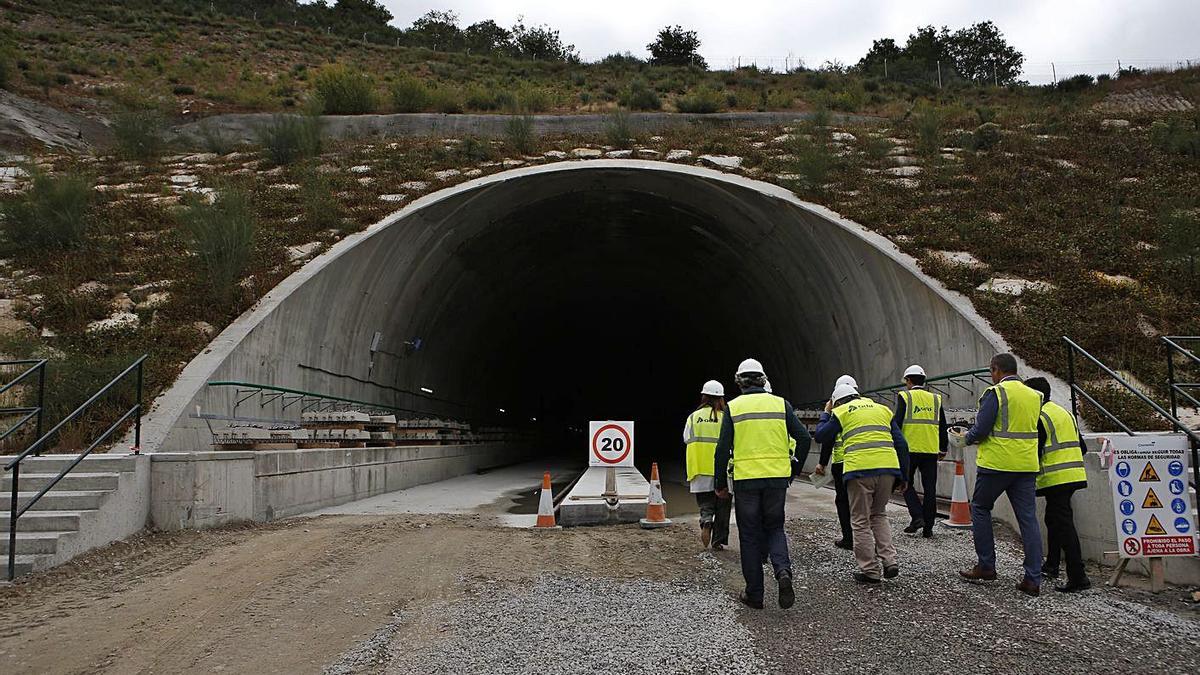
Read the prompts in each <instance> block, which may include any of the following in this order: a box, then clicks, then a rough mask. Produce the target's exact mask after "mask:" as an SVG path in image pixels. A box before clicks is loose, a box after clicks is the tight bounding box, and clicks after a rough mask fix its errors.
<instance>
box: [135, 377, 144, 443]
mask: <svg viewBox="0 0 1200 675" xmlns="http://www.w3.org/2000/svg"><path fill="white" fill-rule="evenodd" d="M143 364H145V361H141V362H139V363H138V367H137V409H138V411H137V416H136V417H134V420H133V453H134V454H135V455H140V454H141V453H142V366H143Z"/></svg>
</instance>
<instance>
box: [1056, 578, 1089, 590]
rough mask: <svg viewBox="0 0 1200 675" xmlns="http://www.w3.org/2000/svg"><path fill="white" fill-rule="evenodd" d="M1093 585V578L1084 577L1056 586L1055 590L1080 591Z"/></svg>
mask: <svg viewBox="0 0 1200 675" xmlns="http://www.w3.org/2000/svg"><path fill="white" fill-rule="evenodd" d="M1091 587H1092V580H1091V579H1088V578H1087V577H1084V578H1082V579H1080V580H1079V581H1068V582H1067V583H1066V585H1064V586H1055V587H1054V590H1056V591H1058V592H1059V593H1078V592H1080V591H1086V590H1087V589H1089V588H1091Z"/></svg>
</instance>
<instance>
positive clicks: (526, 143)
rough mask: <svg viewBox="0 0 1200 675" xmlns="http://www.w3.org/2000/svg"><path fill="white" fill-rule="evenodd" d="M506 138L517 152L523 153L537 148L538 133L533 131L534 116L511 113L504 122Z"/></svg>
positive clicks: (528, 152)
mask: <svg viewBox="0 0 1200 675" xmlns="http://www.w3.org/2000/svg"><path fill="white" fill-rule="evenodd" d="M504 138H505V139H506V140H507V141H508V145H509V147H511V148H512V149H513V150H514V151H515V152H519V153H521V154H522V155H528V154H530V153H532V152H533V151H534V150H536V149H537V134H536V133H534V131H533V117H532V116H530V115H510V116H509V118H508V120H506V121H505V123H504Z"/></svg>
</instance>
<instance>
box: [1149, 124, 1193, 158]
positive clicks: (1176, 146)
mask: <svg viewBox="0 0 1200 675" xmlns="http://www.w3.org/2000/svg"><path fill="white" fill-rule="evenodd" d="M1150 142H1151V143H1152V144H1153V145H1154V147H1156V148H1158V149H1159V150H1162V151H1163V152H1165V153H1167V154H1170V155H1183V156H1185V157H1192V158H1194V159H1195V158H1200V115H1197V116H1196V117H1195V118H1194V119H1193V120H1191V121H1185V120H1184V119H1183V118H1180V117H1172V118H1171V119H1169V120H1165V121H1164V120H1156V121H1155V122H1154V123H1153V124H1151V125H1150Z"/></svg>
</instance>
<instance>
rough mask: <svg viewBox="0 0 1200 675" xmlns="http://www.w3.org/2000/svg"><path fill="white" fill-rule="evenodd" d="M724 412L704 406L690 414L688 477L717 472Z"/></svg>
mask: <svg viewBox="0 0 1200 675" xmlns="http://www.w3.org/2000/svg"><path fill="white" fill-rule="evenodd" d="M722 417H724V413H721V412H716V413H715V414H714V411H713V409H712V408H711V407H710V406H704V407H703V408H700V409H699V410H697V411H696V412H694V413H692V414H691V415H688V421H687V425H686V428H687V432H688V433H687V479H688V481H689V482H690V481H691V480H692V479H693V478H695V477H696V476H712V475H715V474H716V471H717V469H716V455H717V439H718V438H719V437H720V436H721V418H722Z"/></svg>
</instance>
